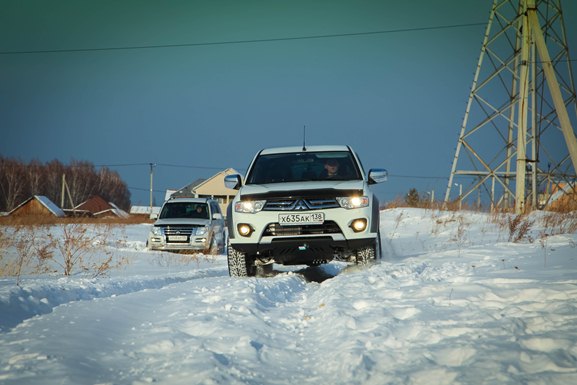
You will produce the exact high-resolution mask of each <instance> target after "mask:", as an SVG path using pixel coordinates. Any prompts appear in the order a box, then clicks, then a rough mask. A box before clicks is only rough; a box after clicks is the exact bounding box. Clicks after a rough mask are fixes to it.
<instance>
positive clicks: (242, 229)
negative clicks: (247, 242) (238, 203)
mask: <svg viewBox="0 0 577 385" xmlns="http://www.w3.org/2000/svg"><path fill="white" fill-rule="evenodd" d="M237 229H238V233H239V234H240V235H242V236H243V237H250V235H251V234H252V227H250V225H247V224H246V223H239V224H238V227H237Z"/></svg>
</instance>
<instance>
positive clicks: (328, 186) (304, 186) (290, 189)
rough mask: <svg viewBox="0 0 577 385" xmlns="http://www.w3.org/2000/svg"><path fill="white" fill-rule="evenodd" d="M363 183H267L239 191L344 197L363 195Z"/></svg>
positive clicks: (356, 181)
mask: <svg viewBox="0 0 577 385" xmlns="http://www.w3.org/2000/svg"><path fill="white" fill-rule="evenodd" d="M363 186H364V182H363V181H362V180H353V181H350V180H347V181H311V182H290V183H269V184H250V185H244V186H243V187H242V189H241V195H242V196H255V197H258V196H259V195H263V196H266V195H284V196H292V195H294V194H295V193H297V194H298V195H301V194H302V193H303V192H305V191H306V192H307V193H314V192H315V191H318V192H321V191H324V192H326V191H333V192H335V193H338V192H339V191H342V192H343V194H345V195H350V194H351V193H353V192H355V193H357V194H362V193H363Z"/></svg>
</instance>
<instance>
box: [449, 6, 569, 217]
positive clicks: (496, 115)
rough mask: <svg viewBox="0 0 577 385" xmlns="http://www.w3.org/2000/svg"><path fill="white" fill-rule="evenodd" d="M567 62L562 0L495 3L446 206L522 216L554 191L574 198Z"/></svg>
mask: <svg viewBox="0 0 577 385" xmlns="http://www.w3.org/2000/svg"><path fill="white" fill-rule="evenodd" d="M575 16H577V15H575ZM575 16H574V17H575ZM571 65H572V61H571V59H570V56H569V49H568V45H567V38H566V33H565V24H564V21H563V12H562V8H561V0H494V3H493V7H492V9H491V13H490V16H489V22H488V24H487V29H486V32H485V36H484V40H483V45H482V48H481V55H480V56H479V61H478V64H477V68H476V71H475V75H474V79H473V85H472V87H471V93H470V95H469V100H468V103H467V108H466V110H465V116H464V119H463V124H462V126H461V131H460V136H459V140H458V142H457V149H456V151H455V157H454V159H453V165H452V168H451V175H450V177H449V183H448V186H447V190H446V194H445V203H449V202H452V201H457V202H459V203H461V202H477V203H478V204H479V205H480V204H481V202H483V203H486V202H490V205H491V209H495V208H504V209H507V208H512V207H513V206H514V207H515V211H516V212H517V213H521V212H523V211H524V210H526V209H529V208H537V207H539V206H542V205H546V204H547V203H548V200H549V199H550V198H551V196H552V195H553V192H554V191H556V190H559V189H560V188H563V189H565V190H567V189H569V190H572V191H573V193H575V188H576V187H575V181H576V175H575V171H576V170H577V139H576V138H575V132H574V130H573V127H575V121H576V120H577V104H576V97H575V86H574V81H573V73H572V70H571ZM572 122H573V123H572ZM456 186H458V189H455V187H456ZM452 190H457V191H459V195H458V197H455V196H454V195H452V194H451V191H452ZM487 196H488V197H489V198H490V200H487V198H486V197H487ZM573 196H575V194H573Z"/></svg>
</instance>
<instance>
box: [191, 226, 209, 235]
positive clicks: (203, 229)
mask: <svg viewBox="0 0 577 385" xmlns="http://www.w3.org/2000/svg"><path fill="white" fill-rule="evenodd" d="M207 231H208V226H199V227H197V228H196V229H195V231H194V235H204V234H206V233H207Z"/></svg>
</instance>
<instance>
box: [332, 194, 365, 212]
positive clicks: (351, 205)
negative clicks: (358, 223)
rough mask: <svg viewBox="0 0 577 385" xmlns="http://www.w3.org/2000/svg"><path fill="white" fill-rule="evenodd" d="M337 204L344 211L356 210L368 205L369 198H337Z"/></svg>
mask: <svg viewBox="0 0 577 385" xmlns="http://www.w3.org/2000/svg"><path fill="white" fill-rule="evenodd" d="M337 202H339V205H341V207H343V208H345V209H358V208H361V207H367V206H368V205H369V197H366V196H362V197H357V196H353V197H338V198H337Z"/></svg>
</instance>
